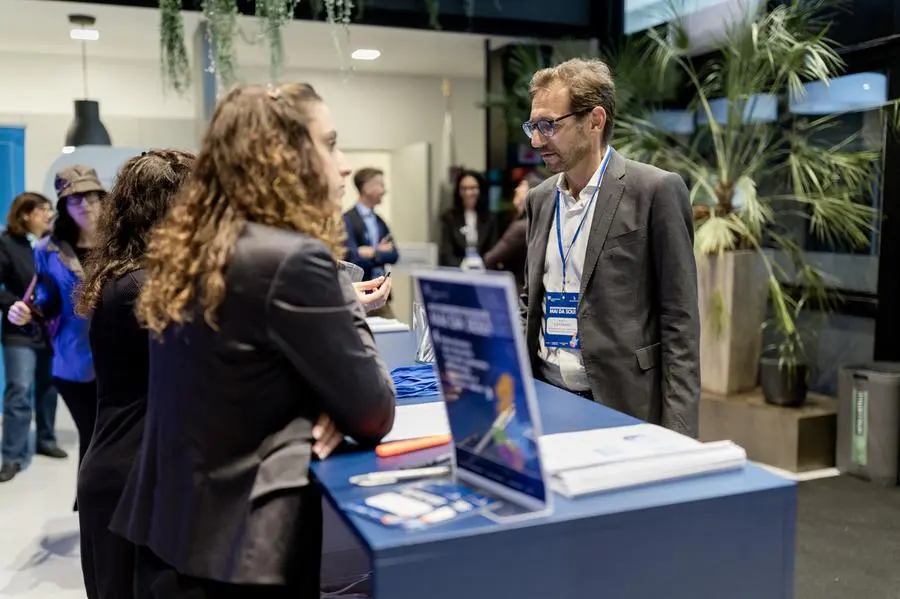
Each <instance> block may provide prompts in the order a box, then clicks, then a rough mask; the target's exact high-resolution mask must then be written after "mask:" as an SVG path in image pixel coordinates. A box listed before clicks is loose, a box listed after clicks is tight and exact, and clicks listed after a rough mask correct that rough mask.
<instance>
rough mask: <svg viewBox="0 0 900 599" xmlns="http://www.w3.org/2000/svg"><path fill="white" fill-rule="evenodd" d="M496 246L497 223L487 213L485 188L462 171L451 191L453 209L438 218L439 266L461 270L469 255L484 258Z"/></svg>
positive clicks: (473, 175) (472, 174) (471, 173)
mask: <svg viewBox="0 0 900 599" xmlns="http://www.w3.org/2000/svg"><path fill="white" fill-rule="evenodd" d="M495 243H497V222H496V220H495V219H494V217H493V215H492V214H491V213H490V212H489V211H488V208H487V200H486V198H485V184H484V179H482V177H481V175H479V174H478V173H476V172H475V171H463V172H462V173H461V174H460V175H459V177H458V178H457V179H456V185H455V186H454V188H453V207H452V208H450V209H449V210H447V212H445V213H444V215H443V216H442V217H441V243H440V248H439V251H438V264H439V265H440V266H460V265H461V264H462V262H463V260H464V259H465V258H466V256H467V255H468V254H471V253H475V254H477V255H478V256H484V254H485V253H486V252H487V251H488V250H489V249H491V248H492V247H494V244H495Z"/></svg>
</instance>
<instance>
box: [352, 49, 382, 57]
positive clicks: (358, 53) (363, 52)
mask: <svg viewBox="0 0 900 599" xmlns="http://www.w3.org/2000/svg"><path fill="white" fill-rule="evenodd" d="M379 56H381V50H367V49H365V48H360V49H359V50H354V51H353V54H351V55H350V58H352V59H353V60H375V59H376V58H378V57H379Z"/></svg>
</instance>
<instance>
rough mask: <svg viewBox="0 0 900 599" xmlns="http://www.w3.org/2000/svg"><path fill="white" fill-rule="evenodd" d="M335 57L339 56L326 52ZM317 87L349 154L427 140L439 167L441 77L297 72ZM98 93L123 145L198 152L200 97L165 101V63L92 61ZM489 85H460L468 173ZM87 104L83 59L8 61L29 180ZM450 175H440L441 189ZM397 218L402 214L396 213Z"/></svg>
mask: <svg viewBox="0 0 900 599" xmlns="http://www.w3.org/2000/svg"><path fill="white" fill-rule="evenodd" d="M322 51H323V52H324V51H331V49H330V48H329V49H327V50H326V49H323V50H322ZM244 78H245V79H246V80H248V81H249V82H263V81H265V80H266V70H265V69H255V70H254V69H248V70H247V72H245V73H244ZM284 79H285V80H294V81H307V82H309V83H311V84H312V85H313V86H315V87H316V88H317V90H318V91H319V93H320V94H321V95H322V96H323V97H324V98H325V100H326V101H327V102H328V104H329V105H330V106H331V109H332V112H333V113H334V117H335V121H336V124H337V128H338V131H339V135H340V144H341V146H342V147H344V148H345V149H347V150H355V151H363V150H365V151H390V150H394V149H397V148H400V147H402V146H405V145H407V144H410V143H415V142H419V141H427V142H430V143H431V144H432V147H433V148H434V149H435V152H434V162H433V164H434V165H435V167H436V165H437V164H438V161H439V159H440V156H439V148H440V147H441V127H442V121H443V112H444V100H443V96H442V94H441V76H440V75H439V74H436V75H435V76H434V77H422V76H401V75H370V74H365V75H364V74H356V73H336V72H332V73H329V72H315V71H305V72H295V71H294V72H288V73H287V74H286V75H285V77H284ZM88 86H89V87H88V91H89V94H90V97H91V99H97V100H99V101H100V106H101V108H100V110H101V118H102V120H103V122H104V124H105V125H106V127H107V129H108V130H109V132H110V135H111V137H112V138H113V143H114V144H115V145H120V146H135V147H161V146H180V147H187V148H191V147H196V145H197V144H196V140H197V131H196V121H195V119H194V115H195V106H194V101H193V98H191V97H188V98H181V97H178V96H177V95H175V94H174V93H173V92H165V91H164V90H163V86H162V83H161V80H160V66H159V62H158V61H157V59H156V57H153V58H152V59H150V60H146V61H135V60H121V61H120V60H111V59H103V58H90V59H89V63H88ZM483 89H484V88H483V81H482V80H481V79H456V80H453V81H452V91H453V96H454V97H453V119H454V123H455V126H456V140H457V156H458V158H459V160H460V161H461V162H463V163H464V164H465V166H468V167H472V168H476V169H482V168H484V166H485V147H484V145H485V133H484V115H483V111H482V110H481V109H480V108H479V107H478V106H477V104H478V103H479V102H480V101H481V100H482V99H483ZM82 96H83V91H82V77H81V59H80V57H78V56H49V55H40V54H15V53H9V54H4V53H0V123H2V124H7V125H17V124H20V125H26V126H27V128H28V129H27V132H26V144H27V145H26V147H27V156H26V181H27V184H28V187H29V188H30V189H40V188H41V184H42V181H43V177H44V174H45V172H46V170H47V169H48V168H49V167H50V165H51V164H52V163H53V161H54V160H55V158H56V157H57V156H58V155H59V152H60V150H61V147H62V145H63V139H64V137H65V133H66V129H67V128H68V125H69V123H70V122H71V118H72V101H73V100H74V99H76V98H81V97H82ZM438 176H440V174H438V173H435V180H437V177H438ZM395 209H396V207H395Z"/></svg>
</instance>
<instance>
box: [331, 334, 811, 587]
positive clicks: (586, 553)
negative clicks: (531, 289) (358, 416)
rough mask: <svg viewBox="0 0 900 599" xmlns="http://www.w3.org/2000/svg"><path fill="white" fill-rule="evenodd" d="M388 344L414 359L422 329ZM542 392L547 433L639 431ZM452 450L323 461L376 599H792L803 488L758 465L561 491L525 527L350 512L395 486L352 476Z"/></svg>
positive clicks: (390, 355) (393, 361)
mask: <svg viewBox="0 0 900 599" xmlns="http://www.w3.org/2000/svg"><path fill="white" fill-rule="evenodd" d="M377 340H378V345H379V347H380V349H381V351H382V353H383V355H384V356H385V359H386V360H387V362H388V364H389V366H390V367H391V368H395V367H398V366H408V365H410V364H411V363H412V362H413V356H414V351H415V346H414V340H413V338H412V335H411V334H410V333H386V334H383V335H379V336H378V339H377ZM536 385H537V396H538V402H539V404H540V410H541V417H542V419H543V427H544V431H545V432H546V433H548V434H549V433H560V432H569V431H577V430H586V429H593V428H604V427H611V426H622V425H627V424H635V423H637V422H638V421H637V420H635V419H633V418H631V417H629V416H625V415H623V414H621V413H618V412H615V411H613V410H610V409H608V408H605V407H603V406H601V405H598V404H594V403H591V402H589V401H587V400H584V399H582V398H580V397H577V396H575V395H572V394H569V393H567V392H564V391H561V390H559V389H556V388H554V387H552V386H549V385H546V384H543V383H536ZM412 401H413V402H423V401H438V398H437V397H423V398H415V399H414V400H412ZM445 451H446V448H443V449H432V450H428V451H424V452H418V453H417V454H413V455H408V456H403V457H398V458H392V459H388V460H382V459H378V458H377V457H376V456H375V454H374V452H367V453H357V454H347V455H340V456H334V457H332V458H329V459H327V460H325V461H323V462H318V463H316V464H315V465H314V466H313V470H314V473H315V476H316V478H317V480H318V481H319V483H320V484H321V486H322V487H323V489H324V492H325V495H326V497H327V499H328V500H329V501H330V502H331V504H332V505H333V506H335V507H336V508H337V512H338V513H339V514H340V516H341V517H342V518H343V519H344V521H345V522H346V523H347V525H348V526H349V527H350V528H351V530H352V531H353V533H354V534H355V535H356V536H357V537H358V538H359V540H360V541H361V542H362V544H363V546H364V547H365V549H366V551H367V552H368V554H369V557H370V559H371V568H372V572H373V585H374V590H375V597H376V599H426V598H427V599H444V598H447V599H451V598H452V599H507V598H508V599H570V598H571V599H576V598H578V599H581V598H586V597H592V598H593V597H596V598H598V599H599V598H609V599H789V598H791V597H793V576H794V544H795V520H796V518H795V516H796V485H795V483H793V482H791V481H787V480H785V479H782V478H780V477H777V476H775V475H773V474H770V473H768V472H767V471H765V470H762V469H760V468H758V467H756V466H752V465H748V466H747V467H746V468H745V469H743V470H742V471H735V472H729V473H724V474H715V475H709V476H703V477H696V478H691V479H686V480H681V481H676V482H670V483H663V484H656V485H652V486H646V487H641V488H635V489H629V490H624V491H617V492H612V493H603V494H598V495H593V496H588V497H581V498H578V499H573V500H569V499H566V498H564V497H561V496H556V497H555V498H554V511H553V514H551V515H548V516H546V517H542V518H539V519H536V520H531V521H528V522H521V523H514V524H502V525H501V524H497V523H495V522H493V521H491V520H488V519H487V518H483V517H476V518H468V519H463V520H461V521H458V522H454V523H450V524H447V525H441V526H436V527H433V528H430V529H426V530H423V531H416V532H411V533H410V532H405V531H402V530H397V529H387V528H384V527H381V526H379V525H377V524H375V523H372V522H369V521H366V520H363V519H361V518H358V517H356V516H354V515H350V514H345V513H343V512H341V511H340V509H339V506H340V505H341V504H342V503H345V502H347V501H350V500H354V499H359V498H362V497H365V496H366V495H368V494H375V493H379V492H383V491H384V490H385V488H384V487H382V488H378V489H361V488H358V487H354V486H352V485H351V484H350V483H349V482H348V479H349V478H350V477H351V476H353V475H355V474H364V473H366V472H372V471H375V470H379V469H386V470H389V469H393V468H396V467H397V466H398V465H404V464H408V463H414V462H418V461H421V460H422V459H427V458H428V456H430V455H432V456H436V455H438V454H440V453H442V452H445Z"/></svg>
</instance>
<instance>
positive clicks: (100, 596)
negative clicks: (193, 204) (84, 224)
mask: <svg viewBox="0 0 900 599" xmlns="http://www.w3.org/2000/svg"><path fill="white" fill-rule="evenodd" d="M193 164H194V155H193V154H190V153H188V152H182V151H179V150H154V151H150V152H144V153H143V154H142V155H140V156H137V157H135V158H132V159H131V160H129V161H128V162H126V163H125V164H124V166H122V168H121V169H120V170H119V173H118V176H117V177H116V182H115V185H113V187H112V189H111V190H110V193H109V196H108V197H107V199H106V201H105V202H104V203H103V207H102V208H101V211H100V217H99V221H98V223H97V233H96V236H95V237H96V245H95V247H94V249H93V250H91V253H90V255H89V256H88V261H87V266H86V267H85V275H84V281H83V282H82V284H81V287H80V289H79V292H78V294H77V296H76V305H75V312H76V313H77V314H78V315H79V316H81V317H83V318H90V319H91V332H90V341H91V350H92V352H93V356H94V369H95V370H96V372H97V420H96V423H95V424H94V437H93V440H92V441H91V445H90V447H89V448H88V450H87V453H86V454H85V456H84V461H83V462H82V463H81V470H80V471H79V474H78V506H79V508H78V520H79V523H80V529H81V568H82V572H83V574H84V585H85V589H86V590H87V596H88V599H122V598H123V597H131V596H132V594H133V592H134V591H133V588H134V554H135V548H134V545H132V544H131V543H129V542H128V541H126V540H125V539H123V538H121V537H119V536H118V535H115V534H113V533H112V532H110V530H109V522H110V519H111V518H112V515H113V512H114V511H115V509H116V506H117V505H118V503H119V496H120V495H121V494H122V487H124V486H125V481H126V480H127V479H128V473H129V472H130V471H131V466H132V464H133V463H134V460H135V458H136V457H137V454H138V452H139V451H140V448H141V438H142V437H143V433H144V414H145V412H146V409H147V385H148V381H147V377H148V371H149V356H148V349H147V344H148V339H147V331H146V330H144V329H143V328H141V326H140V325H139V324H138V322H137V317H136V316H135V314H134V305H135V303H136V302H137V298H138V295H140V292H141V289H142V287H143V283H144V277H145V271H144V258H145V254H146V252H147V242H148V239H149V237H150V229H151V228H152V227H153V226H154V225H156V224H157V223H158V222H159V221H160V220H162V218H163V217H164V216H165V214H166V212H167V211H168V209H169V206H170V204H171V203H172V199H173V198H174V197H175V195H176V194H177V193H178V191H179V189H180V188H181V185H182V183H183V182H184V181H185V179H186V178H187V176H188V173H190V171H191V168H192V167H193Z"/></svg>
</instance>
